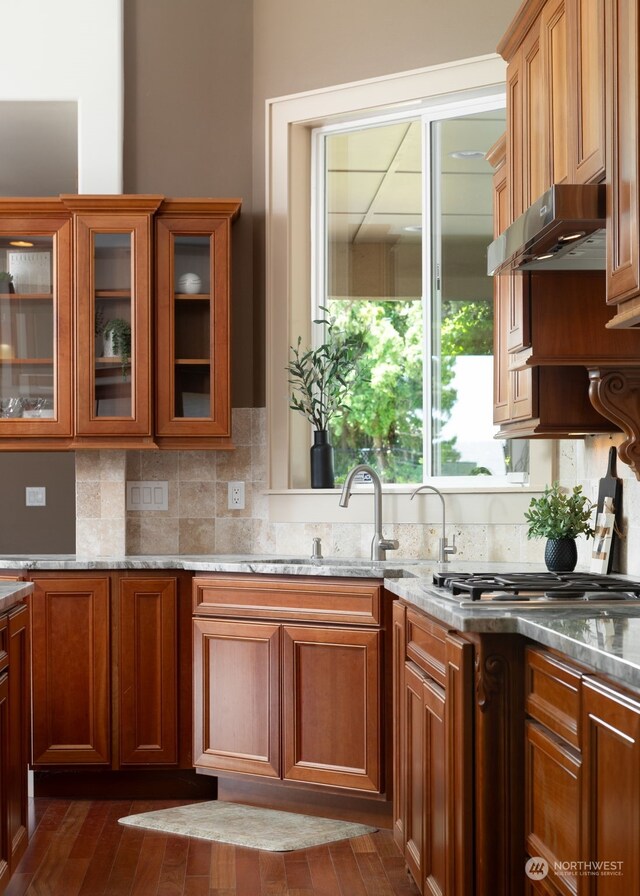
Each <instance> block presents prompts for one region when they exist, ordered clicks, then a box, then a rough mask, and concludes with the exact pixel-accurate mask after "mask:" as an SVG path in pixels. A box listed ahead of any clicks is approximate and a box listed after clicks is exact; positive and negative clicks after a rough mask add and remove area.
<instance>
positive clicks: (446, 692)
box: [393, 603, 474, 896]
mask: <svg viewBox="0 0 640 896" xmlns="http://www.w3.org/2000/svg"><path fill="white" fill-rule="evenodd" d="M393 613H394V618H393V624H394V633H395V636H394V647H395V651H396V652H395V657H394V695H395V709H394V716H395V719H394V734H395V737H394V743H395V750H396V756H395V762H396V769H397V771H396V787H395V790H394V834H395V839H396V842H397V843H398V845H399V847H400V849H401V850H402V852H403V854H404V857H405V860H406V862H407V865H408V867H409V870H410V871H411V874H412V876H413V878H414V880H415V882H416V883H417V885H418V888H419V890H420V892H421V893H441V894H445V893H446V894H459V896H468V894H470V893H472V892H473V865H474V862H473V856H474V844H473V774H474V772H473V763H474V759H473V746H472V744H473V741H472V724H473V703H472V690H473V689H472V674H473V645H472V644H471V643H468V642H466V641H465V640H464V639H463V638H462V637H461V636H459V635H457V634H456V633H454V632H450V631H448V630H447V629H446V627H445V626H442V625H440V624H438V623H436V622H435V621H434V620H432V619H429V618H428V617H426V616H424V615H423V614H421V613H419V612H418V611H415V610H412V609H407V608H406V607H405V606H404V605H402V604H398V603H396V604H395V605H394V608H393Z"/></svg>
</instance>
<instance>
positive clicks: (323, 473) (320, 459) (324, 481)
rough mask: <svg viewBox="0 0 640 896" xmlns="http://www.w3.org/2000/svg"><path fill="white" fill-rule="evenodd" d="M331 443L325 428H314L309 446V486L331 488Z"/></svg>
mask: <svg viewBox="0 0 640 896" xmlns="http://www.w3.org/2000/svg"><path fill="white" fill-rule="evenodd" d="M334 484H335V483H334V478H333V445H332V444H331V442H330V441H329V433H328V432H327V430H326V429H316V430H314V433H313V445H312V446H311V488H333V487H334Z"/></svg>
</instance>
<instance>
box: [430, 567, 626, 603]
mask: <svg viewBox="0 0 640 896" xmlns="http://www.w3.org/2000/svg"><path fill="white" fill-rule="evenodd" d="M433 584H434V585H437V586H438V587H440V588H444V589H445V590H446V591H448V592H449V593H450V594H451V596H452V597H454V598H456V600H457V602H458V603H459V605H460V606H462V607H464V606H472V607H476V608H478V607H482V606H487V605H489V604H491V605H493V608H494V609H495V608H496V604H500V606H502V607H504V608H507V607H521V608H522V609H525V608H526V609H527V610H530V609H533V608H534V607H545V608H546V609H549V608H550V607H551V606H554V607H557V608H565V607H578V606H582V607H583V608H584V607H585V605H586V604H587V603H588V605H589V606H590V607H594V606H609V607H611V606H612V604H613V603H614V602H615V603H616V605H618V606H620V605H629V604H637V605H638V607H640V582H636V581H633V580H632V579H626V578H623V577H622V576H611V575H599V574H597V573H588V572H561V573H553V572H523V573H504V574H501V573H497V574H492V573H464V572H463V573H456V572H453V571H451V572H449V571H447V572H436V573H434V574H433Z"/></svg>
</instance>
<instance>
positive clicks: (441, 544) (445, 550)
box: [409, 485, 457, 563]
mask: <svg viewBox="0 0 640 896" xmlns="http://www.w3.org/2000/svg"><path fill="white" fill-rule="evenodd" d="M423 491H430V492H434V494H436V495H437V496H438V497H439V498H440V501H441V502H442V536H441V537H440V538H439V539H438V563H448V562H449V554H455V553H456V551H457V548H456V536H455V535H453V536H452V538H451V544H448V543H447V534H446V517H445V505H444V495H443V494H442V492H441V491H438V489H437V488H436V487H435V486H434V485H419V486H418V488H417V489H416V490H415V491H414V492H413V494H412V495H411V497H410V498H409V500H410V501H413V499H414V498H415V496H416V495H417V494H418V492H423Z"/></svg>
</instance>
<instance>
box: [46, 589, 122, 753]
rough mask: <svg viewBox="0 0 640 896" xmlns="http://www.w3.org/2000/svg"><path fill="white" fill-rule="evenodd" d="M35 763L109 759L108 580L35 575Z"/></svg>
mask: <svg viewBox="0 0 640 896" xmlns="http://www.w3.org/2000/svg"><path fill="white" fill-rule="evenodd" d="M33 584H34V592H33V595H32V596H31V599H30V605H31V625H32V628H31V636H32V637H31V644H32V657H33V661H32V680H33V746H32V749H33V754H32V761H33V763H34V765H49V764H77V763H81V764H85V763H87V764H99V765H108V764H109V763H110V760H111V748H110V735H109V732H110V696H109V695H110V681H109V651H110V635H109V615H110V614H109V579H108V578H107V577H103V578H84V577H82V578H76V577H69V578H63V577H55V578H44V577H43V578H39V577H38V576H35V577H34V578H33Z"/></svg>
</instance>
